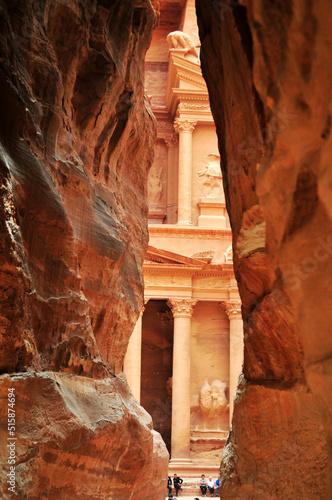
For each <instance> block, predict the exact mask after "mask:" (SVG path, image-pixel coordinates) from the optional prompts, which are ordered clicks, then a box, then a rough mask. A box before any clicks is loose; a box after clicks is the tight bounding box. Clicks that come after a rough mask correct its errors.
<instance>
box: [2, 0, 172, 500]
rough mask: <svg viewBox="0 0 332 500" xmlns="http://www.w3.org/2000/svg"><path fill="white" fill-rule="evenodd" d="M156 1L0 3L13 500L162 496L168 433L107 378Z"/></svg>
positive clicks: (117, 339) (126, 322)
mask: <svg viewBox="0 0 332 500" xmlns="http://www.w3.org/2000/svg"><path fill="white" fill-rule="evenodd" d="M154 7H156V2H153V1H152V0H151V1H150V0H144V1H134V2H133V1H131V0H125V1H123V0H121V1H120V0H113V1H110V2H104V1H102V0H98V1H97V0H93V1H85V0H83V1H78V0H73V1H70V2H62V1H60V0H59V1H58V0H47V1H45V2H44V1H30V0H25V1H24V2H5V1H1V2H0V18H1V35H0V38H1V44H0V65H1V72H0V90H1V101H2V105H1V123H0V148H1V150H0V157H1V161H0V190H1V199H0V261H1V267H0V342H1V351H0V372H1V373H2V374H3V375H1V378H0V393H1V399H2V401H1V404H2V410H4V413H3V414H2V418H1V422H2V426H1V447H2V449H1V461H2V466H1V476H0V478H1V491H2V496H3V497H6V495H8V491H7V487H8V485H7V484H6V479H7V477H6V473H7V472H8V471H7V467H8V463H7V455H8V453H7V452H8V450H7V448H6V438H7V425H6V419H7V414H6V408H7V406H6V405H7V388H8V386H12V387H14V388H15V390H16V411H17V413H16V437H17V446H16V454H17V457H16V458H17V459H16V493H17V495H18V497H19V498H29V500H30V499H37V498H38V499H39V498H46V497H47V498H50V499H51V498H52V499H59V498H69V497H71V498H73V497H75V498H76V497H77V498H78V497H79V498H81V499H84V498H86V499H87V498H89V499H92V498H96V499H97V498H106V497H107V498H112V499H114V500H115V499H116V500H119V499H121V498H126V499H128V498H132V497H133V496H134V495H135V498H140V499H144V498H147V497H149V496H150V495H153V498H159V497H160V498H162V496H163V494H164V490H165V477H166V471H167V462H168V454H167V452H166V449H165V447H164V444H163V443H162V442H161V439H160V436H159V435H157V434H156V433H154V432H152V431H151V429H152V424H151V419H150V417H149V416H148V415H147V414H146V413H145V412H144V411H143V410H142V409H141V408H140V407H139V406H138V405H137V404H135V403H134V402H133V401H132V399H131V396H130V393H128V388H127V386H126V383H125V382H124V381H122V380H121V379H119V378H118V377H117V374H119V373H120V372H121V370H122V364H123V357H124V354H125V352H126V347H127V342H128V338H129V335H130V333H131V331H132V329H133V327H134V324H135V322H136V319H137V317H138V313H139V310H140V309H141V306H142V299H143V280H142V269H141V267H142V261H143V258H144V254H145V250H146V246H147V241H148V231H147V205H146V198H147V195H146V190H147V186H146V184H147V173H148V169H149V167H150V164H151V161H152V157H153V143H154V138H155V120H154V118H153V117H152V114H151V111H150V110H149V107H148V106H147V105H146V99H145V96H144V57H145V53H146V50H147V48H148V46H149V43H150V41H151V36H152V30H153V28H154V27H155V26H156V23H157V20H158V15H157V13H156V10H155V8H154ZM8 374H9V375H8ZM15 374H16V375H15ZM94 379H95V381H94ZM115 471H116V472H115Z"/></svg>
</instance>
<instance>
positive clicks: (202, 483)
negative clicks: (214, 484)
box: [199, 474, 207, 497]
mask: <svg viewBox="0 0 332 500" xmlns="http://www.w3.org/2000/svg"><path fill="white" fill-rule="evenodd" d="M199 487H200V488H201V492H202V495H203V497H206V490H207V480H206V479H205V475H204V474H202V476H201V479H200V484H199Z"/></svg>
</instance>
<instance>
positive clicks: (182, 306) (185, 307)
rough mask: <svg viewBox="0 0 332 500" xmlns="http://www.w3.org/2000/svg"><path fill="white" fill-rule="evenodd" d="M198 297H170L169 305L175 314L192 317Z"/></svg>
mask: <svg viewBox="0 0 332 500" xmlns="http://www.w3.org/2000/svg"><path fill="white" fill-rule="evenodd" d="M197 302H198V299H169V300H168V301H167V305H168V306H169V307H170V308H171V310H172V313H173V316H174V317H177V316H187V317H191V316H192V314H193V312H194V307H195V305H196V304H197Z"/></svg>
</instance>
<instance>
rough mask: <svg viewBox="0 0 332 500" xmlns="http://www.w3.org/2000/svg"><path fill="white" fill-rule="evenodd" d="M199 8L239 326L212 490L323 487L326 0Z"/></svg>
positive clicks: (326, 422) (328, 293)
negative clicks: (235, 379) (234, 376)
mask: <svg viewBox="0 0 332 500" xmlns="http://www.w3.org/2000/svg"><path fill="white" fill-rule="evenodd" d="M196 5H197V14H198V21H199V29H200V38H201V42H202V52H201V60H202V69H203V74H204V76H205V79H206V80H207V84H208V87H209V93H210V98H211V106H212V110H213V114H214V118H215V121H216V125H217V130H218V137H219V147H220V154H221V164H222V170H223V175H224V184H225V191H226V198H227V207H228V211H229V214H230V219H231V224H232V229H233V247H234V263H235V264H234V265H235V273H236V277H237V280H238V285H239V289H240V293H241V298H242V301H243V308H242V312H243V318H244V328H245V353H244V354H245V360H244V375H243V377H242V379H241V381H240V386H239V390H238V393H237V397H236V400H235V407H234V418H233V431H232V433H231V435H230V437H229V440H228V443H227V446H226V448H225V452H224V457H223V462H222V465H221V475H222V496H223V498H280V499H286V498H302V499H309V498H310V499H312V498H331V497H330V495H331V463H332V449H331V442H332V441H331V438H332V434H331V429H332V425H331V423H332V422H331V415H332V392H331V391H332V384H331V375H332V373H331V369H332V364H331V353H332V335H331V304H332V287H331V282H332V281H331V277H332V259H331V254H332V246H331V243H332V227H331V216H332V203H331V199H332V182H331V171H332V170H331V165H330V164H331V160H332V141H331V134H330V127H331V102H332V99H331V97H332V96H331V80H332V64H331V62H332V61H331V48H332V31H331V25H332V4H331V2H330V1H329V0H317V1H315V2H313V1H311V0H310V1H307V2H302V1H300V0H294V1H293V2H289V1H283V0H281V1H277V2H266V1H263V0H253V1H252V2H247V1H240V2H233V1H228V0H227V1H226V0H225V1H220V2H219V1H212V0H211V1H209V0H207V1H204V0H197V2H196ZM326 443H329V446H330V448H329V459H327V444H326ZM327 461H328V463H329V464H330V466H329V469H328V472H326V470H327V467H326V463H327Z"/></svg>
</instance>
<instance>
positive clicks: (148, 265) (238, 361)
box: [124, 1, 243, 477]
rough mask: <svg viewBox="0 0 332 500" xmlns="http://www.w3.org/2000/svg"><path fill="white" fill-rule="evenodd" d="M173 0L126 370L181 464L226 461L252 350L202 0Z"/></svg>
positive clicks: (190, 469)
mask: <svg viewBox="0 0 332 500" xmlns="http://www.w3.org/2000/svg"><path fill="white" fill-rule="evenodd" d="M182 4H183V2H180V1H179V2H174V3H172V5H171V7H169V9H170V10H167V9H164V10H162V11H161V12H162V14H161V16H162V17H161V20H160V25H159V27H158V29H157V30H156V31H155V33H154V38H153V41H152V45H151V48H150V50H149V52H148V55H147V62H146V90H147V95H148V98H149V101H150V105H151V108H152V111H153V113H154V115H155V116H156V119H157V140H156V146H155V160H154V163H153V165H152V167H151V170H150V174H149V179H148V200H149V232H150V242H149V248H148V252H147V255H146V259H145V263H144V279H145V294H144V298H145V307H144V309H143V310H142V311H141V315H140V318H139V320H138V322H137V324H136V327H135V330H134V332H133V334H132V337H131V340H130V343H129V346H128V351H127V355H126V358H125V364H124V372H125V374H126V376H127V380H128V382H129V385H130V387H131V389H132V391H133V393H134V395H135V397H136V398H137V400H138V401H139V402H140V403H141V405H142V406H143V407H144V408H145V409H146V410H147V411H148V412H149V413H150V414H151V415H152V418H153V423H154V428H155V429H156V430H157V431H158V432H160V433H161V435H162V437H163V439H164V441H165V443H166V445H167V447H168V450H169V453H170V459H171V460H170V472H171V471H175V472H177V473H180V474H182V475H185V476H186V477H190V476H197V474H198V469H199V470H200V468H201V467H202V466H203V465H204V467H205V468H204V470H205V471H208V470H210V471H211V473H212V472H216V471H217V469H218V468H219V465H220V461H221V455H222V450H223V446H224V443H225V440H226V437H227V434H228V432H229V428H230V422H231V417H232V410H233V396H234V393H235V389H236V384H237V379H238V376H239V374H240V372H241V369H242V361H243V325H242V319H241V302H240V298H239V293H238V289H237V285H236V280H235V277H234V272H233V263H232V233H231V229H230V224H229V220H228V216H227V212H226V205H225V197H224V191H223V180H222V176H221V171H220V157H219V154H218V144H217V135H216V130H215V125H214V121H213V117H212V114H211V110H210V105H209V98H208V92H207V88H206V85H205V82H204V80H203V77H202V74H201V69H200V64H199V49H200V47H199V42H198V40H199V39H198V30H197V24H196V17H195V11H194V1H192V2H191V1H188V2H187V5H186V7H183V5H182Z"/></svg>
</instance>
